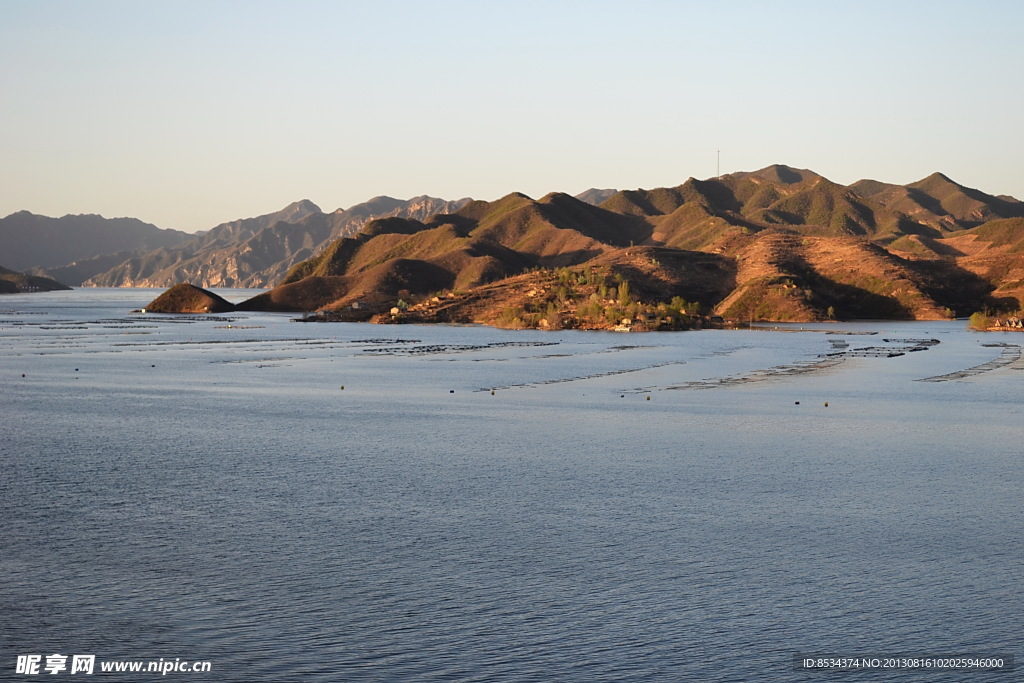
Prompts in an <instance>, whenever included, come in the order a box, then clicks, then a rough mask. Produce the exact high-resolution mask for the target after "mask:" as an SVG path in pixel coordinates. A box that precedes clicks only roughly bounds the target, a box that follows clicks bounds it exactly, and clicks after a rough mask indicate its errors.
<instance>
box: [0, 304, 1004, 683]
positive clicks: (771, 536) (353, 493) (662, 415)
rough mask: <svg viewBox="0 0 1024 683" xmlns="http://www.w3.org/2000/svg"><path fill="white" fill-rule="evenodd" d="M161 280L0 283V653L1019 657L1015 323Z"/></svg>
mask: <svg viewBox="0 0 1024 683" xmlns="http://www.w3.org/2000/svg"><path fill="white" fill-rule="evenodd" d="M158 293H159V292H158V291H154V290H131V289H128V290H75V291H73V292H53V293H39V294H31V295H11V296H4V297H2V298H0V468H2V477H0V523H2V532H0V577H2V578H0V679H2V680H33V677H32V676H19V675H16V672H15V661H16V658H17V656H18V655H25V654H38V655H43V656H44V663H45V656H46V655H50V654H53V653H61V654H64V655H73V654H78V653H84V654H94V655H96V658H97V662H99V661H101V660H104V661H105V660H129V659H131V660H158V659H160V658H164V659H165V660H168V661H171V660H174V659H175V658H180V659H182V660H190V661H196V660H201V661H209V662H211V667H212V670H211V673H208V674H205V675H199V674H190V673H171V674H168V676H167V677H168V678H170V679H173V678H177V679H196V678H202V679H204V680H218V681H364V680H365V681H405V680H427V681H429V680H444V681H524V680H529V681H552V680H559V681H613V680H614V681H620V680H656V681H660V680H664V681H679V680H694V681H739V680H778V681H802V680H808V681H817V680H832V679H834V678H835V676H834V675H833V674H828V673H821V672H808V671H798V670H796V669H795V667H794V665H793V661H794V660H793V658H794V654H797V653H803V654H807V653H813V654H823V655H832V656H839V655H845V656H851V655H857V656H877V657H889V656H895V655H901V654H904V655H914V654H917V655H921V654H930V655H941V656H952V655H966V654H999V655H1011V654H1015V653H1020V651H1021V644H1022V633H1024V597H1022V595H1024V591H1022V587H1024V561H1022V560H1024V552H1022V529H1024V497H1022V495H1021V492H1022V484H1024V461H1022V440H1024V439H1022V437H1024V427H1022V424H1024V373H1022V372H1021V371H1022V370H1024V361H1022V360H1021V358H1020V347H1019V345H1020V344H1024V335H1019V336H1014V335H1012V334H1009V333H1006V334H977V333H971V332H968V331H966V330H965V326H964V322H963V321H959V322H916V323H894V322H879V323H857V324H833V325H817V326H810V325H809V326H804V327H806V329H801V327H800V326H788V327H786V328H785V329H784V330H779V331H775V330H770V331H765V330H757V331H701V332H683V333H646V334H622V333H601V332H575V331H565V332H537V331H504V330H495V329H490V328H483V327H455V326H436V327H420V326H377V325H368V324H303V323H294V322H290V321H289V316H288V315H277V314H259V313H244V314H230V315H222V316H215V317H206V318H203V317H189V316H181V317H175V316H161V315H152V314H149V315H139V314H130V313H129V311H130V310H131V309H134V308H139V307H141V306H145V305H146V303H147V302H148V301H150V300H151V299H152V298H154V297H155V296H156V295H157V294H158ZM220 293H221V294H224V295H226V296H228V297H229V298H230V299H231V300H234V301H239V300H242V299H244V298H246V297H247V296H249V295H251V292H239V291H237V290H236V291H232V290H227V291H221V292H220ZM935 341H937V342H938V343H935ZM999 344H1003V345H1004V346H999ZM864 349H868V350H864ZM912 349H913V350H912ZM829 354H835V355H829ZM897 354H899V355H897ZM964 370H968V371H967V372H960V371H964ZM921 380H932V381H921ZM492 392H493V393H492ZM826 403H827V405H826ZM69 661H70V660H69ZM44 673H45V672H44ZM63 673H64V675H68V672H66V671H65V672H63ZM97 673H99V671H98V665H97ZM847 675H854V676H855V677H856V679H857V680H858V681H860V680H903V679H906V680H915V681H917V680H964V679H965V678H966V677H970V679H971V680H980V679H976V678H975V677H976V676H981V677H982V678H984V679H985V680H990V679H996V680H1011V679H1013V677H1014V676H1015V675H1016V674H1015V673H995V674H993V673H986V674H977V673H967V672H963V671H960V672H940V671H932V672H929V673H921V672H916V673H915V672H906V671H899V672H893V671H884V672H882V671H876V672H865V671H861V672H858V673H857V674H844V675H843V676H847ZM110 676H111V677H112V678H117V677H120V678H121V679H122V680H152V679H153V678H154V677H158V675H156V674H149V675H148V676H143V677H142V678H141V679H139V678H136V679H132V678H131V677H130V675H128V674H119V675H117V674H110ZM47 678H49V676H47ZM844 680H845V678H844ZM851 680H852V679H851ZM1013 680H1016V679H1013Z"/></svg>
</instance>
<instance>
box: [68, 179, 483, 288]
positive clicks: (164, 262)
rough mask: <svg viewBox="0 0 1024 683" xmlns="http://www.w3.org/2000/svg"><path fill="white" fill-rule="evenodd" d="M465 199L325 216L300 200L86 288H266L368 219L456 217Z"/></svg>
mask: <svg viewBox="0 0 1024 683" xmlns="http://www.w3.org/2000/svg"><path fill="white" fill-rule="evenodd" d="M466 201H468V200H465V199H464V200H458V201H454V202H451V201H446V200H443V199H436V198H434V197H426V196H421V197H414V198H412V199H409V200H399V199H393V198H391V197H375V198H373V199H371V200H369V201H367V202H364V203H362V204H357V205H355V206H353V207H351V208H349V209H339V210H337V211H335V212H333V213H329V214H325V213H323V212H322V211H321V210H320V208H319V207H318V206H316V205H315V204H313V203H312V202H310V201H308V200H302V201H299V202H295V203H294V204H290V205H288V206H287V207H285V208H284V209H282V210H281V211H278V212H276V213H273V214H267V215H265V216H258V217H256V218H247V219H243V220H238V221H232V222H231V223H224V224H222V225H218V226H217V227H215V228H213V229H211V230H209V231H207V232H206V233H204V234H202V235H200V236H197V237H195V238H194V239H191V240H189V241H187V242H184V243H182V244H179V245H177V246H176V247H173V248H162V249H155V250H153V251H149V252H146V253H141V254H138V255H136V256H133V257H132V258H129V259H127V260H125V261H124V262H122V263H119V264H118V265H116V266H114V267H113V268H110V269H109V270H107V271H105V272H103V273H100V274H97V275H95V276H93V277H91V278H89V279H88V280H87V281H86V282H85V284H86V285H87V286H98V287H167V286H171V285H174V284H176V283H179V282H190V283H192V284H194V285H197V286H200V287H270V286H272V285H274V284H275V283H276V282H277V281H278V280H280V279H281V278H282V277H283V276H284V274H285V273H286V272H287V271H288V269H289V268H291V267H292V266H293V265H295V264H296V263H298V262H300V261H303V260H305V259H308V258H310V257H312V256H314V255H315V254H317V253H319V252H320V251H321V250H323V248H324V247H325V246H327V245H328V244H329V243H330V242H331V241H333V240H335V239H337V238H338V237H343V236H346V235H351V234H354V233H356V232H358V231H359V229H360V228H362V226H363V225H364V224H365V223H366V222H367V221H368V220H372V219H374V218H384V217H395V216H400V217H408V218H418V219H426V218H428V217H429V216H432V215H433V214H435V213H441V212H446V211H454V210H455V209H457V208H458V207H460V206H462V205H463V204H464V203H465V202H466Z"/></svg>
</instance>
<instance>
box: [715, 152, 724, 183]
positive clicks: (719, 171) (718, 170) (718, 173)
mask: <svg viewBox="0 0 1024 683" xmlns="http://www.w3.org/2000/svg"><path fill="white" fill-rule="evenodd" d="M715 151H716V152H717V153H718V164H717V166H716V167H715V171H716V174H715V177H716V178H721V177H722V150H720V149H719V150H715Z"/></svg>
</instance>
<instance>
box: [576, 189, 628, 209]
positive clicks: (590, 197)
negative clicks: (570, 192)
mask: <svg viewBox="0 0 1024 683" xmlns="http://www.w3.org/2000/svg"><path fill="white" fill-rule="evenodd" d="M616 192H618V190H610V189H609V190H599V189H597V188H596V187H592V188H590V189H589V190H584V191H583V192H580V193H579V194H578V195H576V199H578V200H580V201H581V202H586V203H587V204H593V205H595V206H597V205H598V204H600V203H601V202H603V201H604V200H606V199H608V198H609V197H611V196H612V195H614V194H615V193H616Z"/></svg>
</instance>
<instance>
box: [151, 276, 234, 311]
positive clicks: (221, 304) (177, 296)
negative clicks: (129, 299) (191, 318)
mask: <svg viewBox="0 0 1024 683" xmlns="http://www.w3.org/2000/svg"><path fill="white" fill-rule="evenodd" d="M146 310H147V311H150V312H153V313H227V312H230V311H233V310H235V306H234V304H232V303H230V302H228V301H227V300H226V299H224V298H223V297H221V296H218V295H217V294H214V293H213V292H209V291H207V290H205V289H202V288H200V287H196V286H195V285H192V284H189V283H187V282H182V283H180V284H177V285H174V286H173V287H171V288H170V289H168V290H167V291H166V292H164V293H163V294H161V295H160V296H158V297H157V298H155V299H153V300H152V301H150V302H149V303H148V304H146Z"/></svg>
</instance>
